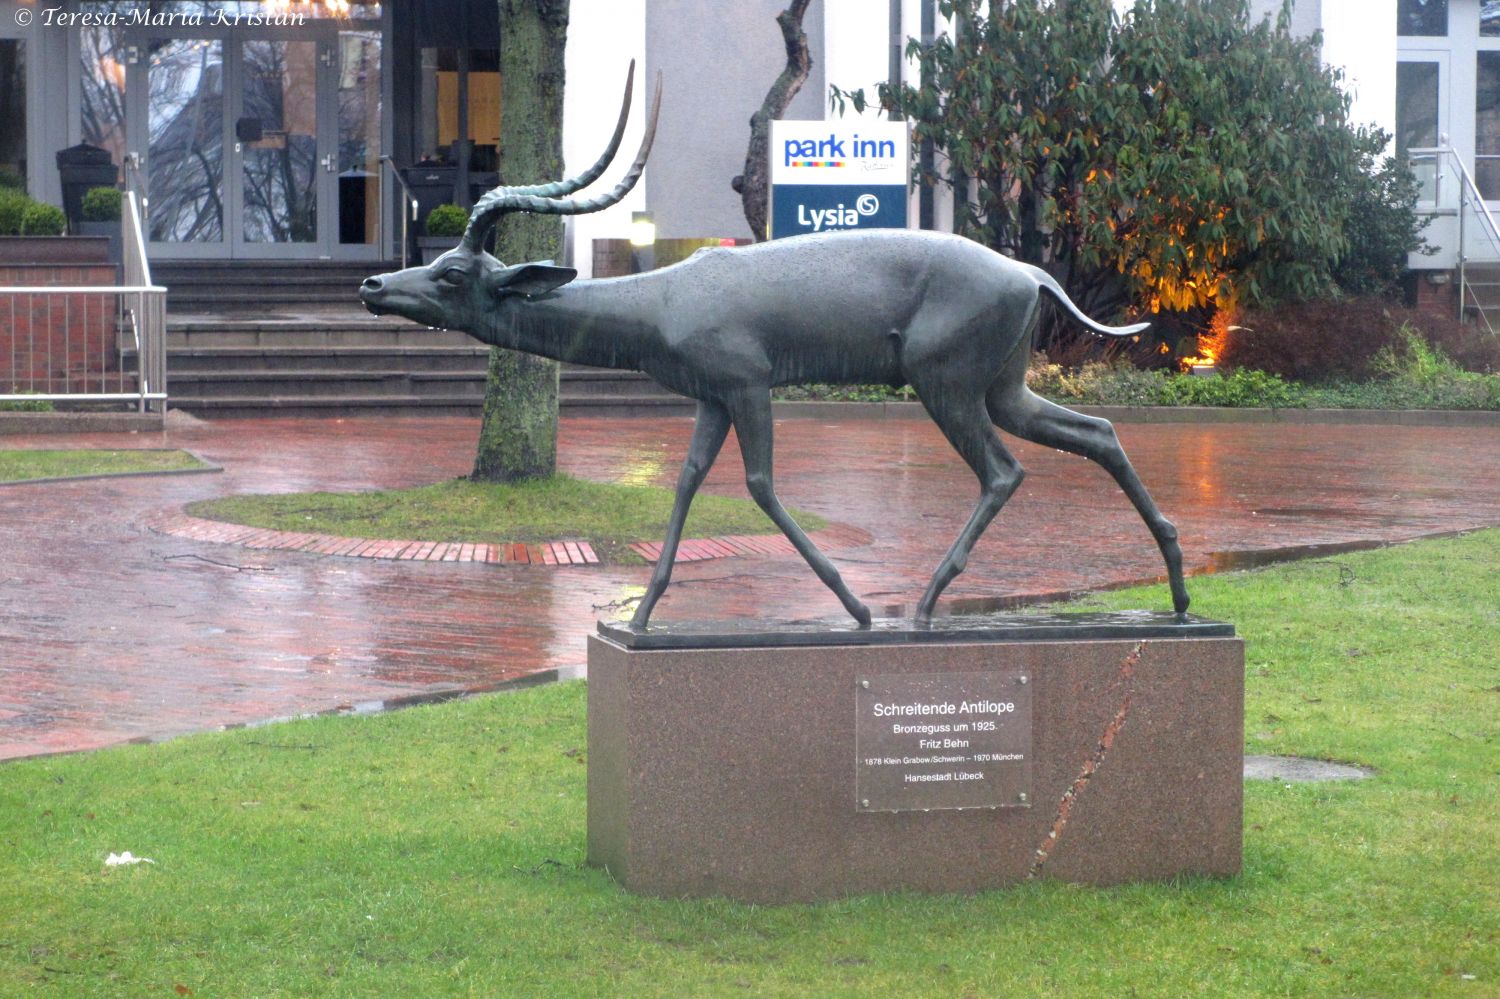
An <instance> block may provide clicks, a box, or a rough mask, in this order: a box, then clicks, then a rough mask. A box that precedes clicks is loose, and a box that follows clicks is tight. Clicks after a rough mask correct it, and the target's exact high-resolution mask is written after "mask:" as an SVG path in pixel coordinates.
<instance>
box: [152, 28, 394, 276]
mask: <svg viewBox="0 0 1500 999" xmlns="http://www.w3.org/2000/svg"><path fill="white" fill-rule="evenodd" d="M137 44H138V45H139V47H140V51H142V53H143V55H145V58H143V59H141V60H140V64H139V65H137V66H133V67H132V72H133V73H134V74H135V75H134V76H133V77H132V78H131V79H132V81H133V82H132V84H131V85H130V86H128V87H127V92H128V94H129V95H130V101H129V102H130V103H131V104H132V105H133V107H132V108H131V110H130V111H129V113H128V115H127V117H128V119H129V122H130V130H131V132H132V137H133V141H132V142H131V143H130V148H131V149H133V150H138V151H141V152H142V153H143V154H144V155H143V159H144V163H143V167H144V171H145V178H146V187H147V196H148V198H149V201H148V215H147V229H148V233H149V238H150V241H151V247H150V249H151V251H152V253H153V254H154V255H157V256H160V257H163V258H204V257H209V258H212V257H218V258H225V257H229V258H245V259H317V258H324V259H327V258H333V257H338V258H344V259H358V258H362V257H370V258H373V257H375V256H376V251H377V248H378V247H377V240H378V229H379V227H378V225H377V224H376V220H378V218H379V214H380V190H379V173H378V157H379V154H380V147H381V134H380V112H381V108H380V101H379V98H378V94H379V72H380V44H379V34H378V33H365V32H348V31H345V32H339V31H337V30H336V28H335V27H334V26H333V25H318V26H316V28H315V29H310V30H309V31H307V32H306V33H289V32H280V33H276V34H269V33H265V34H257V35H245V34H226V35H223V36H220V37H214V38H195V37H161V36H159V35H151V36H149V37H142V38H140V39H139V40H138V42H137ZM372 93H373V94H374V96H373V97H372V96H371V95H372Z"/></svg>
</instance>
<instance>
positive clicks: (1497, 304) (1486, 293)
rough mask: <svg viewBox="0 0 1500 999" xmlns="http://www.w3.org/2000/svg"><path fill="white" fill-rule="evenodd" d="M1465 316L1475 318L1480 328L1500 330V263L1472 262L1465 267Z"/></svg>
mask: <svg viewBox="0 0 1500 999" xmlns="http://www.w3.org/2000/svg"><path fill="white" fill-rule="evenodd" d="M1459 294H1460V295H1462V296H1463V301H1464V314H1465V315H1466V316H1470V315H1472V316H1474V317H1475V319H1476V320H1477V322H1478V323H1479V325H1480V326H1482V327H1484V328H1485V329H1487V330H1489V331H1490V332H1492V333H1493V332H1495V331H1496V330H1500V263H1478V262H1474V261H1470V262H1469V263H1467V264H1465V265H1464V287H1462V288H1460V289H1459Z"/></svg>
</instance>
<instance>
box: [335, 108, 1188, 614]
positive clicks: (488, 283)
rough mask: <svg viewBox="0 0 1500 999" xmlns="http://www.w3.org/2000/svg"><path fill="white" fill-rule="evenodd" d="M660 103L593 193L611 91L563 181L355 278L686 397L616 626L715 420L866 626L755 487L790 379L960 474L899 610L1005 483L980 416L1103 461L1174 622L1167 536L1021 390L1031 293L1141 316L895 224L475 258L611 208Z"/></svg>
mask: <svg viewBox="0 0 1500 999" xmlns="http://www.w3.org/2000/svg"><path fill="white" fill-rule="evenodd" d="M660 105H661V85H660V83H659V82H658V84H657V88H656V95H655V99H654V100H653V104H652V110H651V118H650V121H649V122H648V123H647V126H646V133H645V137H644V138H643V140H642V142H641V148H640V151H639V153H638V154H637V155H636V159H635V162H634V163H632V164H631V166H630V169H629V171H627V173H626V174H625V177H624V179H623V180H621V181H620V183H619V184H618V185H616V186H615V187H614V189H613V190H611V191H610V192H609V193H607V194H604V195H601V196H599V197H596V198H592V199H587V200H582V199H574V198H571V197H569V195H571V194H573V193H574V192H575V191H578V190H580V189H582V188H583V187H584V186H585V185H587V184H590V183H592V182H593V181H594V180H595V179H597V178H598V177H599V176H600V175H601V174H602V173H603V172H604V169H605V168H606V167H607V166H608V165H609V162H610V160H611V158H612V157H613V155H614V153H615V150H616V149H617V148H618V147H619V143H620V138H621V136H622V135H623V134H624V129H625V122H626V118H627V117H628V114H629V108H630V84H629V82H628V81H627V83H626V88H625V103H624V106H623V107H622V108H621V111H620V119H619V123H618V124H617V125H616V127H615V132H614V136H613V138H612V139H611V140H610V143H609V146H608V148H607V149H606V150H605V153H604V155H603V156H601V157H600V158H599V161H598V162H596V163H595V164H594V165H593V166H592V167H590V168H589V169H588V170H586V171H584V172H583V173H582V174H580V175H579V176H577V177H575V178H573V179H571V180H567V181H562V182H558V183H552V184H542V185H536V186H532V187H500V188H497V189H495V190H494V191H491V192H490V193H488V194H486V195H485V196H484V197H483V198H481V199H480V201H479V203H478V204H477V205H475V207H474V212H473V214H472V215H471V217H470V219H469V227H468V231H467V232H466V233H465V235H464V240H463V243H462V244H461V245H460V246H459V247H457V248H456V249H454V250H451V251H450V252H448V253H446V254H444V255H443V256H442V257H439V258H438V260H437V261H436V262H435V263H433V264H431V265H429V266H425V267H411V268H407V269H406V270H403V271H399V272H397V273H393V274H385V275H381V276H379V277H372V278H370V279H368V280H367V281H365V283H364V285H363V287H362V288H361V289H360V296H361V298H362V299H363V300H364V302H365V305H366V307H368V308H369V309H370V310H371V311H372V312H376V313H396V314H399V315H402V316H405V317H407V318H409V319H412V320H415V321H416V322H419V323H423V324H425V325H427V326H433V327H440V328H444V329H456V330H463V331H465V332H467V333H469V334H471V335H472V336H474V337H477V338H478V339H480V340H482V341H484V342H485V343H488V344H492V345H494V346H498V347H508V348H511V349H513V350H521V351H526V352H527V353H531V354H538V355H541V356H544V357H551V358H556V359H558V360H563V361H570V362H574V363H578V364H587V365H595V366H598V367H605V368H623V369H630V370H638V371H644V372H646V373H647V374H649V375H651V376H652V377H653V378H655V379H656V380H657V381H658V382H660V383H661V384H663V385H665V386H666V387H667V388H669V389H672V390H673V391H675V392H679V393H681V394H682V395H685V396H688V397H690V398H693V399H696V400H697V401H698V417H697V424H696V426H695V427H694V430H693V439H692V443H691V444H690V445H689V447H688V454H687V460H686V462H685V463H684V464H683V467H682V474H681V477H680V478H679V479H678V482H677V497H676V504H675V506H674V507H673V509H672V517H671V521H670V523H669V524H668V527H667V536H666V540H665V542H664V543H663V545H662V551H661V557H660V559H659V560H658V561H657V563H656V567H655V570H654V571H653V572H652V575H651V582H650V585H649V586H648V587H647V590H646V593H645V596H644V597H643V598H642V599H641V602H640V605H639V607H638V608H637V609H636V612H635V616H634V618H633V619H632V622H631V623H632V625H633V626H634V627H636V628H645V627H646V624H647V621H648V620H649V618H650V616H651V610H652V608H653V607H654V606H655V605H656V602H657V600H658V599H660V597H661V595H662V592H663V591H664V590H665V589H666V587H667V583H668V581H669V580H670V579H671V575H672V562H673V558H674V557H675V555H676V551H677V544H678V541H679V539H680V537H681V535H682V527H683V521H684V520H685V519H686V517H687V511H688V505H689V503H690V502H691V501H692V498H693V495H694V493H696V492H697V490H698V487H699V485H700V484H702V482H703V479H704V477H705V476H706V475H707V474H708V470H709V467H710V466H711V465H712V464H713V462H714V459H715V458H716V457H717V456H718V453H719V449H720V447H721V446H722V445H723V443H724V440H725V437H726V436H727V435H728V433H729V428H730V427H731V426H732V427H734V429H735V432H736V435H737V436H738V438H739V443H740V450H741V453H742V454H743V456H744V463H745V482H746V485H747V486H748V487H749V490H750V495H751V496H752V497H754V499H755V501H756V503H758V504H759V505H760V507H761V509H763V510H764V511H765V512H766V513H767V515H769V516H770V518H771V519H772V520H773V521H775V523H776V526H777V527H779V528H780V529H781V531H782V532H783V533H784V534H785V535H786V536H787V538H788V539H790V541H791V542H792V544H793V545H795V546H796V548H797V550H798V551H799V552H800V553H801V554H802V557H803V558H804V559H806V560H807V562H808V564H809V565H811V566H812V568H813V571H814V572H816V573H817V574H818V578H819V579H821V580H822V581H823V582H824V583H825V584H826V585H827V586H828V587H829V588H830V589H831V590H833V592H834V593H835V594H837V595H838V598H839V600H841V601H842V602H843V604H844V607H845V608H847V609H848V611H849V613H850V614H852V615H854V617H855V619H856V620H858V621H859V623H860V624H861V625H862V626H866V625H868V624H869V623H870V612H869V610H868V609H867V608H866V607H865V605H864V604H863V603H861V602H860V601H859V600H858V599H857V598H856V597H855V596H854V594H853V593H851V592H850V591H849V588H848V587H847V586H846V585H845V584H844V581H843V579H842V578H841V577H840V576H839V573H838V570H837V569H835V568H834V566H833V564H832V563H831V562H830V561H829V560H828V558H827V557H826V556H824V555H823V553H822V552H820V551H818V549H817V548H815V547H814V546H813V544H812V542H811V541H809V540H808V538H807V535H806V534H804V533H803V531H802V529H801V528H800V527H798V526H797V524H796V522H795V521H793V520H792V518H791V517H790V516H788V514H787V512H786V510H785V509H783V508H782V505H781V502H780V501H779V500H778V499H777V498H776V492H775V489H774V488H773V487H772V476H771V437H772V420H771V389H772V388H774V387H775V386H778V385H792V384H797V383H802V382H827V383H843V384H849V383H856V384H861V383H862V384H875V383H884V384H889V385H894V386H900V385H910V386H911V387H912V388H913V389H914V390H915V392H916V394H917V396H918V398H920V399H921V400H922V404H923V405H924V406H926V407H927V411H928V413H930V414H931V415H932V418H933V420H934V421H936V422H937V425H938V426H939V427H940V428H941V429H942V431H943V433H944V434H945V435H946V436H947V438H948V440H949V442H950V443H951V444H952V445H953V447H954V448H955V449H956V450H957V451H958V453H959V454H960V455H961V456H962V457H963V459H964V461H966V462H968V464H969V467H970V468H972V469H973V470H974V473H975V474H976V475H977V476H978V477H979V486H980V497H979V504H978V506H976V507H975V509H974V513H973V515H972V516H970V517H969V521H968V523H967V524H966V525H965V526H964V528H963V530H962V531H961V532H960V533H959V536H958V539H957V540H956V541H955V542H954V543H953V546H952V548H950V549H949V551H948V553H947V555H946V556H945V557H944V558H943V561H942V563H941V564H940V565H939V566H938V569H937V572H936V573H934V574H933V577H932V581H931V583H930V584H929V585H928V587H927V591H926V593H924V594H923V596H922V600H921V602H920V603H919V604H918V605H917V614H916V616H917V620H918V621H919V622H926V621H928V620H930V618H931V616H932V612H933V608H934V606H935V605H936V603H937V599H938V595H939V594H941V593H942V592H943V588H944V587H946V586H947V585H948V584H949V583H950V582H952V580H953V579H954V577H956V576H957V575H958V574H959V573H960V572H962V571H963V569H964V566H965V563H966V561H967V559H968V557H969V551H970V549H972V548H973V547H974V543H975V542H976V541H977V540H978V539H979V536H980V534H982V533H983V531H984V529H985V527H986V526H987V525H988V524H989V523H990V521H991V520H992V519H994V517H995V514H996V513H997V512H999V510H1000V508H1001V507H1002V506H1003V505H1004V504H1005V501H1006V500H1007V499H1009V498H1010V496H1011V494H1012V493H1014V492H1015V490H1016V487H1017V486H1018V485H1020V483H1021V477H1022V469H1021V466H1020V465H1019V464H1018V463H1017V462H1016V460H1015V458H1013V457H1011V455H1010V454H1009V452H1007V451H1006V449H1005V447H1004V446H1003V445H1002V444H1001V443H1000V439H999V437H998V436H997V435H996V434H995V430H994V427H993V426H992V425H991V424H992V423H993V424H994V425H995V426H999V427H1001V428H1002V429H1004V430H1006V431H1009V432H1010V433H1013V434H1015V435H1016V436H1018V437H1021V438H1024V439H1025V440H1029V441H1035V442H1037V443H1039V444H1044V445H1047V446H1049V447H1055V448H1059V449H1061V450H1064V451H1070V452H1073V453H1075V454H1081V455H1084V456H1086V457H1088V458H1091V459H1093V460H1094V461H1096V462H1098V463H1099V464H1100V465H1102V466H1104V468H1106V469H1107V470H1108V471H1109V473H1110V474H1111V475H1112V476H1114V478H1115V481H1116V482H1118V483H1119V485H1120V488H1121V489H1123V490H1124V491H1125V495H1126V496H1128V497H1129V498H1130V502H1131V503H1133V504H1134V505H1135V508H1136V510H1137V511H1138V512H1139V513H1140V515H1141V517H1142V518H1143V519H1144V520H1145V522H1146V526H1147V527H1149V528H1150V530H1151V533H1152V535H1153V536H1154V537H1155V538H1156V543H1157V545H1158V546H1159V547H1160V548H1161V553H1162V555H1163V557H1164V558H1165V559H1166V565H1167V573H1168V576H1169V578H1170V583H1171V588H1172V603H1173V605H1174V607H1175V609H1176V610H1177V612H1178V613H1179V614H1181V613H1183V612H1185V611H1186V610H1187V606H1188V594H1187V589H1186V587H1185V586H1184V585H1183V579H1182V551H1181V549H1180V548H1179V547H1178V544H1177V531H1176V529H1175V528H1173V526H1172V524H1171V523H1170V522H1169V521H1168V520H1167V519H1166V518H1165V517H1163V516H1162V514H1161V511H1160V510H1158V509H1157V508H1156V504H1155V503H1154V502H1152V500H1151V497H1150V495H1149V494H1148V493H1147V492H1146V488H1145V486H1143V485H1142V484H1141V481H1140V479H1139V478H1138V477H1137V476H1136V473H1135V471H1134V469H1132V468H1131V467H1130V462H1129V461H1128V460H1127V459H1126V457H1125V452H1124V451H1122V450H1121V449H1120V444H1119V441H1118V440H1117V439H1116V437H1115V433H1114V429H1113V428H1112V427H1111V426H1110V424H1109V423H1108V422H1107V421H1105V420H1101V419H1096V418H1093V417H1089V416H1083V415H1081V414H1079V413H1074V412H1072V411H1071V410H1068V409H1064V408H1063V407H1061V406H1056V405H1053V404H1052V403H1050V402H1048V401H1046V400H1045V399H1041V398H1039V397H1037V396H1036V395H1034V394H1032V392H1031V390H1030V389H1028V388H1027V387H1026V381H1025V375H1026V367H1027V363H1028V361H1029V359H1030V356H1031V343H1032V334H1033V331H1034V330H1035V327H1036V323H1037V316H1038V310H1039V309H1040V307H1041V301H1040V299H1041V294H1040V293H1041V292H1046V293H1047V294H1048V295H1049V296H1051V297H1052V298H1053V299H1054V300H1055V301H1056V302H1057V303H1058V304H1059V305H1060V306H1062V308H1063V309H1065V310H1067V312H1068V313H1069V314H1070V315H1071V316H1072V317H1073V318H1074V319H1076V320H1077V321H1078V322H1080V323H1082V324H1083V325H1084V326H1087V327H1088V328H1089V329H1091V330H1093V331H1094V332H1095V333H1099V334H1102V335H1105V336H1131V335H1133V334H1135V333H1138V332H1140V331H1141V330H1142V329H1145V324H1138V325H1135V326H1127V327H1123V328H1115V327H1110V326H1102V325H1100V324H1099V323H1096V322H1094V321H1093V320H1092V319H1090V318H1089V317H1088V316H1085V315H1084V314H1083V313H1082V312H1080V311H1079V310H1078V308H1077V306H1075V305H1074V304H1073V303H1072V301H1070V300H1069V299H1068V296H1067V295H1066V294H1065V293H1064V292H1063V289H1062V288H1061V287H1060V286H1059V285H1058V284H1057V282H1056V281H1055V280H1053V278H1052V277H1051V276H1050V275H1048V274H1047V273H1046V272H1045V271H1042V270H1040V269H1038V268H1036V267H1032V266H1029V265H1027V264H1023V263H1018V262H1017V261H1014V260H1011V259H1009V258H1006V257H1003V256H1001V255H1000V254H998V253H995V252H993V251H992V250H989V249H986V248H985V247H983V246H980V245H979V244H978V243H974V242H972V241H970V240H968V239H964V238H961V237H959V236H952V235H946V234H941V233H933V232H920V231H912V230H903V229H885V230H868V231H864V232H860V231H846V232H835V233H826V234H824V233H820V234H815V235H809V236H795V237H791V238H789V239H783V240H777V241H774V242H769V243H760V244H757V245H754V246H747V247H739V248H714V249H707V250H700V251H698V252H697V253H695V254H694V255H693V256H692V257H691V258H690V259H688V260H686V261H683V262H682V263H680V264H676V265H674V266H671V267H667V268H664V269H662V270H658V271H652V272H649V273H645V274H639V275H634V276H630V277H620V278H608V279H600V280H584V281H576V282H575V281H573V279H574V277H575V276H576V274H577V272H576V271H574V270H573V269H572V268H568V267H558V266H556V265H554V264H553V263H552V261H550V260H548V261H541V262H539V263H523V264H516V265H512V266H506V265H505V264H503V263H502V262H500V261H499V260H496V259H495V258H494V257H493V256H491V255H490V254H488V253H486V252H484V249H483V243H484V240H485V236H486V235H487V233H488V232H489V230H490V228H491V227H492V226H494V225H495V223H496V221H497V220H498V219H499V218H500V216H502V215H504V214H506V213H509V212H544V213H549V214H560V215H574V214H580V213H584V212H594V211H599V210H600V209H603V208H607V207H609V206H610V205H613V204H615V203H616V202H618V201H619V200H620V199H621V198H623V197H624V196H625V194H626V193H627V192H628V191H629V190H630V189H631V187H633V186H634V185H635V182H636V180H637V179H639V177H640V175H641V171H642V170H643V169H644V168H645V165H646V156H647V154H648V153H649V152H650V148H651V141H652V138H653V136H654V135H655V131H656V117H657V112H658V110H659V109H660Z"/></svg>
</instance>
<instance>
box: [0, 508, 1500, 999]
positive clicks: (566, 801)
mask: <svg viewBox="0 0 1500 999" xmlns="http://www.w3.org/2000/svg"><path fill="white" fill-rule="evenodd" d="M1497 569H1500V531H1488V532H1483V533H1478V534H1474V535H1470V536H1467V537H1462V538H1456V539H1447V540H1441V541H1431V542H1423V543H1418V544H1411V545H1403V546H1399V547H1396V548H1391V549H1387V550H1382V551H1376V552H1367V553H1361V554H1352V555H1347V556H1343V557H1340V558H1337V559H1332V560H1321V561H1311V562H1301V563H1295V564H1291V565H1286V566H1281V567H1275V568H1271V569H1263V570H1258V571H1254V572H1248V573H1237V574H1230V575H1223V576H1213V577H1203V578H1199V579H1196V580H1194V581H1192V589H1193V593H1194V598H1195V603H1194V610H1195V611H1198V612H1200V613H1202V614H1203V615H1205V616H1209V617H1216V618H1221V619H1227V620H1231V621H1234V622H1235V623H1236V624H1237V626H1238V627H1239V630H1240V633H1241V634H1242V635H1243V636H1244V637H1245V639H1246V642H1247V676H1246V681H1247V683H1246V688H1247V692H1246V700H1247V703H1246V738H1247V742H1248V746H1247V748H1248V749H1249V750H1250V751H1251V752H1257V753H1288V754H1301V755H1307V756H1316V757H1325V758H1330V759H1336V760H1343V761H1348V762H1355V763H1361V764H1365V765H1368V766H1371V767H1373V768H1375V769H1376V771H1377V772H1378V773H1377V776H1376V777H1374V778H1373V779H1371V780H1367V781H1362V782H1357V783H1324V784H1303V785H1290V786H1288V785H1284V784H1280V783H1271V782H1264V781H1258V782H1252V783H1250V784H1248V785H1247V787H1246V814H1245V867H1244V872H1243V874H1242V875H1241V876H1240V877H1237V878H1233V879H1229V880H1205V879H1193V878H1187V879H1182V880H1180V881H1178V882H1176V883H1170V884H1151V885H1134V886H1128V887H1121V888H1113V889H1093V888H1081V887H1075V886H1070V885H1065V884H1057V883H1052V882H1041V883H1030V884H1026V885H1023V886H1021V887H1018V888H1014V889H1010V890H1004V891H994V892H987V893H984V894H980V895H974V896H940V897H918V896H912V895H902V894H893V895H886V896H868V897H862V898H855V899H851V900H848V901H843V902H838V903H834V904H825V905H814V906H805V905H797V906H786V907H770V908H767V907H752V906H744V905H738V904H733V903H729V902H722V901H708V902H703V901H698V902H669V901H657V900H651V899H645V898H636V897H632V896H630V895H627V894H625V893H624V892H622V891H621V890H620V889H619V888H617V887H616V886H615V885H614V884H613V883H611V881H610V880H609V878H608V877H606V876H605V875H604V874H603V873H601V872H599V871H597V870H592V869H589V868H587V867H585V866H584V864H583V858H584V775H585V769H586V768H585V766H584V763H585V760H584V754H583V752H582V748H583V746H584V741H585V739H584V686H583V684H581V683H567V684H558V685H554V686H549V687H543V688H537V689H531V690H527V691H523V692H519V693H510V694H499V695H491V696H485V697H479V698H475V699H472V700H468V701H463V702H457V703H449V704H445V705H440V706H435V707H425V708H415V709H411V710H407V711H401V712H397V713H394V714H389V715H383V716H377V717H337V718H322V719H316V720H309V721H298V722H290V723H283V724H277V725H272V726H269V727H265V728H259V729H253V730H247V731H237V732H232V733H226V734H221V735H208V736H198V737H191V738H183V739H178V740H174V741H172V742H168V743H165V744H161V745H154V746H131V747H125V748H120V749H115V750H109V751H104V752H98V753H91V754H88V755H80V756H72V757H59V758H51V759H39V760H30V761H21V762H17V763H13V764H8V765H4V766H0V886H3V888H0V995H3V996H12V995H16V996H19V995H57V996H69V997H73V996H88V997H94V996H100V997H111V996H132V997H134V996H165V997H173V996H177V995H189V994H191V995H197V996H258V997H273V996H285V997H303V996H381V997H385V996H403V997H404V996H424V997H426V996H629V997H636V996H718V995H731V996H741V995H746V996H819V997H822V996H850V997H856V996H857V997H865V996H902V997H905V996H954V997H964V996H975V997H991V996H1025V997H1030V996H1064V997H1079V996H1085V997H1086V996H1100V997H1123V996H1172V997H1175V996H1215V997H1217V996H1246V997H1250V996H1254V997H1259V996H1318V997H1322V996H1351V997H1354V996H1358V997H1372V996H1389V997H1401V999H1406V997H1414V996H1459V997H1471V996H1484V997H1493V996H1500V797H1497V794H1496V791H1497V788H1500V742H1497V740H1500V661H1497V655H1496V653H1497V649H1500V640H1497V639H1500V572H1497ZM1160 602H1161V595H1160V592H1159V591H1157V590H1152V591H1150V592H1142V591H1134V592H1131V591H1124V592H1120V593H1110V594H1106V595H1104V596H1103V597H1101V598H1099V599H1097V600H1093V601H1090V603H1091V604H1094V605H1098V606H1110V607H1132V606H1133V607H1139V606H1148V607H1154V606H1157V605H1158V604H1160ZM123 850H130V851H132V852H133V853H135V854H136V855H137V856H145V857H150V858H152V859H153V860H154V861H155V863H154V864H141V865H139V866H135V867H120V868H106V867H105V866H104V859H105V857H106V856H107V855H108V854H109V853H111V852H119V851H123Z"/></svg>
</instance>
